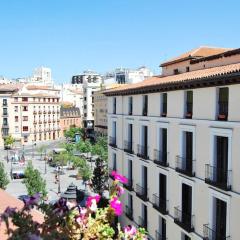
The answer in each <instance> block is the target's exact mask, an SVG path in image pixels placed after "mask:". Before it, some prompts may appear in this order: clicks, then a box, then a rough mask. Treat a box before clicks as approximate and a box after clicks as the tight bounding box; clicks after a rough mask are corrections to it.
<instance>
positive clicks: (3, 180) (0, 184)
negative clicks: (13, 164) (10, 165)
mask: <svg viewBox="0 0 240 240" xmlns="http://www.w3.org/2000/svg"><path fill="white" fill-rule="evenodd" d="M8 183H9V180H8V176H7V173H6V172H5V169H4V165H3V163H2V162H0V188H2V189H5V188H6V186H7V185H8Z"/></svg>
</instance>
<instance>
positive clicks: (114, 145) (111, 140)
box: [109, 137, 117, 148]
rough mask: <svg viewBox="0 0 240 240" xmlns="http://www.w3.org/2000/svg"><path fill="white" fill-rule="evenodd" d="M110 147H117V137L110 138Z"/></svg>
mask: <svg viewBox="0 0 240 240" xmlns="http://www.w3.org/2000/svg"><path fill="white" fill-rule="evenodd" d="M109 145H110V146H111V147H115V148H116V147H117V139H116V138H115V137H109Z"/></svg>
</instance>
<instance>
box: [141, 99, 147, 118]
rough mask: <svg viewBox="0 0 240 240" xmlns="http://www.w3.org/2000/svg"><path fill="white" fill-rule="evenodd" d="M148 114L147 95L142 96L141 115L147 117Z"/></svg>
mask: <svg viewBox="0 0 240 240" xmlns="http://www.w3.org/2000/svg"><path fill="white" fill-rule="evenodd" d="M147 114H148V95H144V96H143V111H142V115H143V116H147Z"/></svg>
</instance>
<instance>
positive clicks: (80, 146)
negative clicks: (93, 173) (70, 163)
mask: <svg viewBox="0 0 240 240" xmlns="http://www.w3.org/2000/svg"><path fill="white" fill-rule="evenodd" d="M76 150H78V151H80V152H82V153H87V152H92V144H91V143H90V141H88V140H86V141H80V142H79V143H77V144H76Z"/></svg>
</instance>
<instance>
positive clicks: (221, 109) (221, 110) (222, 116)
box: [218, 102, 228, 121]
mask: <svg viewBox="0 0 240 240" xmlns="http://www.w3.org/2000/svg"><path fill="white" fill-rule="evenodd" d="M227 119H228V102H219V103H218V120H220V121H227Z"/></svg>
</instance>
